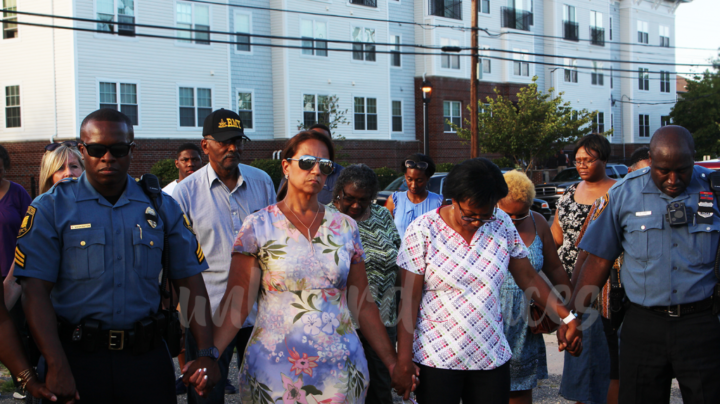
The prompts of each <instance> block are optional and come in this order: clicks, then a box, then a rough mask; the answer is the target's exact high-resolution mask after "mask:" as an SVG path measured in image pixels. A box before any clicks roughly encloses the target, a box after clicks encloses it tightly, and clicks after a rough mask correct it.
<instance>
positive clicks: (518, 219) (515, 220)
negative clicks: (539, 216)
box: [500, 209, 532, 222]
mask: <svg viewBox="0 0 720 404" xmlns="http://www.w3.org/2000/svg"><path fill="white" fill-rule="evenodd" d="M500 210H502V209H500ZM503 212H505V211H504V210H503ZM505 213H507V212H505ZM531 214H532V212H530V211H528V214H527V215H525V216H523V217H519V218H517V219H513V218H512V217H510V219H511V220H512V221H513V222H521V221H523V220H525V219H527V218H529V217H530V215H531ZM508 216H510V214H509V213H508Z"/></svg>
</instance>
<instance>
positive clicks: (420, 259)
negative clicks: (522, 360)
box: [393, 158, 582, 404]
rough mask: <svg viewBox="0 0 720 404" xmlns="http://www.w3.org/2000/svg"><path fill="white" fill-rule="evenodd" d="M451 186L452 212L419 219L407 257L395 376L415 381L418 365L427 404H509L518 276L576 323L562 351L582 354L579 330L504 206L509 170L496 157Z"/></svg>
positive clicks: (471, 163) (471, 167)
mask: <svg viewBox="0 0 720 404" xmlns="http://www.w3.org/2000/svg"><path fill="white" fill-rule="evenodd" d="M445 181H446V182H445V184H446V185H445V192H444V193H445V198H449V199H452V205H448V206H443V207H441V208H438V209H437V210H434V211H432V212H428V213H426V214H425V215H423V216H421V217H419V218H418V219H416V220H415V221H414V222H413V223H412V224H411V225H410V226H409V227H408V229H407V231H406V232H405V237H404V238H403V242H402V245H401V247H400V252H399V253H398V261H397V262H398V265H399V266H400V267H401V268H403V269H404V271H401V278H402V300H401V302H402V303H401V305H400V322H399V323H398V362H397V365H396V366H395V369H394V374H393V376H396V377H397V379H398V380H404V378H407V377H409V376H410V375H412V372H413V371H414V367H413V362H416V363H417V364H418V365H419V366H420V378H421V379H422V381H420V384H419V386H418V388H417V391H416V396H417V398H418V402H419V403H421V404H434V403H443V404H446V403H459V402H460V400H461V399H462V401H463V402H465V403H477V402H483V403H507V402H508V400H509V394H510V369H509V364H508V361H509V360H510V357H511V355H512V352H511V349H510V346H509V345H508V342H507V340H506V339H505V334H504V332H503V321H502V314H501V308H500V290H501V287H502V285H503V282H504V281H505V278H506V277H507V276H508V272H510V274H511V275H512V277H513V278H514V280H515V282H516V283H517V284H518V286H520V288H521V289H523V290H526V291H529V292H531V293H528V294H529V295H531V296H532V298H533V299H535V300H538V301H542V302H547V303H548V304H547V308H548V309H550V310H552V311H554V312H556V313H557V314H558V315H559V316H560V318H562V319H564V320H565V321H567V322H568V323H569V324H568V331H567V333H566V334H565V335H564V337H565V338H566V341H569V343H565V341H564V343H563V344H562V345H561V346H560V347H561V349H568V350H569V351H572V352H574V353H576V354H578V353H579V351H581V349H582V348H581V347H582V344H581V340H580V338H579V336H580V331H579V330H578V329H577V327H578V325H579V322H578V321H577V320H573V317H574V316H573V314H571V313H570V311H569V310H568V309H567V308H566V307H565V306H564V305H563V304H562V303H561V302H560V301H559V300H558V299H557V298H556V297H555V295H554V294H552V293H551V292H550V289H549V287H548V286H547V284H546V283H545V281H543V280H542V279H541V278H540V276H539V275H538V274H537V272H536V271H535V270H534V269H533V267H532V265H531V264H530V261H529V260H528V259H527V256H528V249H527V247H525V243H524V242H523V240H522V238H521V237H520V235H519V234H518V232H517V230H516V229H515V226H513V224H512V220H511V219H510V217H509V216H508V215H507V214H506V213H505V212H503V211H501V210H499V209H497V208H496V204H497V202H498V201H499V200H500V199H502V198H504V197H505V196H506V195H507V194H508V187H507V184H506V183H505V179H504V178H503V175H502V173H501V172H500V169H499V168H498V167H497V166H496V165H495V164H493V163H491V162H490V161H489V160H487V159H483V158H477V159H471V160H467V161H465V162H463V163H462V164H460V165H458V166H456V167H455V168H453V170H452V171H451V172H450V174H449V175H448V176H447V179H446V180H445ZM413 334H414V335H413ZM394 379H395V378H394ZM408 387H409V386H408Z"/></svg>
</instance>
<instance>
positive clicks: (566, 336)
mask: <svg viewBox="0 0 720 404" xmlns="http://www.w3.org/2000/svg"><path fill="white" fill-rule="evenodd" d="M557 339H558V351H560V352H562V351H565V350H567V351H568V352H570V355H572V356H580V354H581V353H582V349H583V347H582V330H581V329H580V318H579V317H577V318H575V319H574V320H573V321H571V322H569V323H568V324H562V325H561V326H560V328H559V329H558V330H557Z"/></svg>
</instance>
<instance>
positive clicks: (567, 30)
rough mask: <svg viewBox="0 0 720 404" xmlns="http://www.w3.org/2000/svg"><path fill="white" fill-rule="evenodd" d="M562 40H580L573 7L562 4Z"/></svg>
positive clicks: (578, 26)
mask: <svg viewBox="0 0 720 404" xmlns="http://www.w3.org/2000/svg"><path fill="white" fill-rule="evenodd" d="M562 24H563V39H566V40H568V41H579V40H580V36H579V35H580V25H579V24H578V23H577V19H576V16H575V6H569V5H567V4H563V22H562Z"/></svg>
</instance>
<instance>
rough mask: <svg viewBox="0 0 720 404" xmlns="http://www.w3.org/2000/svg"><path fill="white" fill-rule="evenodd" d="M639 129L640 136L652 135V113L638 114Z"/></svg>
mask: <svg viewBox="0 0 720 404" xmlns="http://www.w3.org/2000/svg"><path fill="white" fill-rule="evenodd" d="M638 129H639V132H638V135H639V136H640V137H650V115H645V114H640V115H638Z"/></svg>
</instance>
